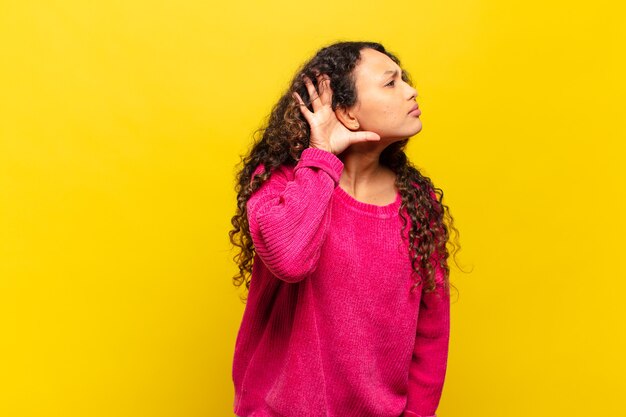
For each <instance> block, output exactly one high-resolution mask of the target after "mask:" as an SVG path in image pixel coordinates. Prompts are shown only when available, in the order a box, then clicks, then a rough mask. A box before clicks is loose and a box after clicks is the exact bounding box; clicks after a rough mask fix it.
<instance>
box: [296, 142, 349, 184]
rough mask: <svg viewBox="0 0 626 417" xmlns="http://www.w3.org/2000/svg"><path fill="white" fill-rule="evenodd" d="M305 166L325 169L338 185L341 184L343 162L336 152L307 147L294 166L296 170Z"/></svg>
mask: <svg viewBox="0 0 626 417" xmlns="http://www.w3.org/2000/svg"><path fill="white" fill-rule="evenodd" d="M303 167H314V168H320V169H323V170H324V171H325V172H327V173H328V175H330V176H331V178H332V179H333V181H335V186H336V185H338V184H339V178H341V173H342V171H343V162H341V159H339V158H338V157H337V155H335V154H334V153H331V152H328V151H325V150H323V149H319V148H306V149H305V150H303V151H302V153H301V154H300V160H299V161H298V164H297V165H296V167H295V168H294V172H295V171H296V170H298V169H299V168H303Z"/></svg>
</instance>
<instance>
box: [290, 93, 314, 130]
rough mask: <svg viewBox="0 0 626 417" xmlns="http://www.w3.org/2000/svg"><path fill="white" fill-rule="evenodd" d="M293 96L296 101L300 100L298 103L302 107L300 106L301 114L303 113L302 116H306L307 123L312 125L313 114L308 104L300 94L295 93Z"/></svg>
mask: <svg viewBox="0 0 626 417" xmlns="http://www.w3.org/2000/svg"><path fill="white" fill-rule="evenodd" d="M293 96H294V97H295V99H296V100H298V103H299V104H300V106H299V107H300V112H301V113H302V115H303V116H304V118H305V119H306V121H307V122H309V124H310V123H311V115H312V114H313V113H311V111H310V110H309V108H308V107H307V106H306V104H305V103H304V101H303V100H302V97H300V94H298V93H296V92H295V91H294V93H293Z"/></svg>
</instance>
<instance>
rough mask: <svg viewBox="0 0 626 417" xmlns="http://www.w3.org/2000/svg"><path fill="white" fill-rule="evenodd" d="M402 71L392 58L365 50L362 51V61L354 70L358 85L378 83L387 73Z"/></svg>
mask: <svg viewBox="0 0 626 417" xmlns="http://www.w3.org/2000/svg"><path fill="white" fill-rule="evenodd" d="M394 70H398V71H402V69H401V68H400V67H399V66H398V64H396V63H395V62H393V60H392V59H391V58H389V57H388V56H387V55H385V54H383V53H382V52H378V51H377V50H375V49H371V48H365V49H362V50H361V59H360V60H359V63H358V64H357V66H356V67H355V68H354V76H355V80H356V82H357V83H364V82H377V81H380V79H381V78H383V77H385V76H391V74H385V71H394Z"/></svg>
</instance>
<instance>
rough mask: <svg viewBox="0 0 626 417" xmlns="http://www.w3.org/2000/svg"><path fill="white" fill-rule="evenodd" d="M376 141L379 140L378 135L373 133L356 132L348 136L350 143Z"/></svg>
mask: <svg viewBox="0 0 626 417" xmlns="http://www.w3.org/2000/svg"><path fill="white" fill-rule="evenodd" d="M377 140H380V135H379V134H378V133H374V132H368V131H358V132H352V134H351V135H350V142H351V143H357V142H369V141H377Z"/></svg>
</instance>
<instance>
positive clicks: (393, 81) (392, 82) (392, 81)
mask: <svg viewBox="0 0 626 417" xmlns="http://www.w3.org/2000/svg"><path fill="white" fill-rule="evenodd" d="M395 82H396V80H391V81H390V82H388V83H387V84H386V85H385V87H387V86H388V85H391V84H394V83H395ZM394 85H395V84H394Z"/></svg>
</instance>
